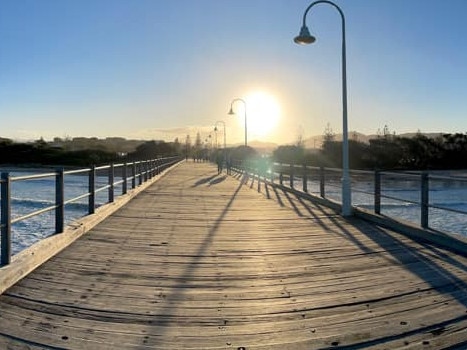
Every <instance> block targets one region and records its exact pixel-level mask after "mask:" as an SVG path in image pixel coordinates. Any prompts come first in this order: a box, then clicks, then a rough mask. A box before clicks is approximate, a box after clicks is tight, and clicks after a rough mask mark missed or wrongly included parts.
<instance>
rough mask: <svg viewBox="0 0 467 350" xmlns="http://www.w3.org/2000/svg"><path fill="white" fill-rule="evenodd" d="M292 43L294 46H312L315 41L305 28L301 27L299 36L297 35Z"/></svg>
mask: <svg viewBox="0 0 467 350" xmlns="http://www.w3.org/2000/svg"><path fill="white" fill-rule="evenodd" d="M293 41H295V43H296V44H301V45H306V44H313V43H314V42H315V41H316V38H315V37H314V36H313V35H311V34H310V31H309V30H308V27H307V26H302V28H301V29H300V34H298V36H296V37H295V38H294V39H293Z"/></svg>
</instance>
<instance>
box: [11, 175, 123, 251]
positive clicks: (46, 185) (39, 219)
mask: <svg viewBox="0 0 467 350" xmlns="http://www.w3.org/2000/svg"><path fill="white" fill-rule="evenodd" d="M32 174H37V172H11V173H10V176H12V177H15V176H26V175H32ZM64 181H65V201H67V200H70V199H73V198H76V197H78V196H80V195H83V194H85V193H88V176H86V175H65V178H64ZM107 182H108V178H107V177H106V176H96V185H95V186H96V190H97V189H98V188H102V187H104V186H105V185H106V184H107ZM115 193H116V195H117V193H121V185H120V186H116V187H115ZM10 195H11V217H12V219H15V218H18V217H21V216H24V215H27V214H29V213H32V212H35V211H37V210H41V209H44V208H47V207H50V206H52V205H54V204H55V178H54V177H47V178H41V179H33V180H21V181H12V182H11V189H10ZM116 195H115V196H116ZM107 202H108V191H107V190H103V191H100V192H97V193H96V198H95V203H96V207H98V206H101V205H103V204H105V203H107ZM87 213H88V198H87V197H86V198H82V199H79V200H78V201H75V202H72V203H69V204H66V205H65V225H69V224H72V223H73V222H74V221H76V220H77V219H79V218H81V217H83V216H85V215H87ZM54 230H55V211H54V210H51V211H48V212H45V213H43V214H40V215H36V216H33V217H31V218H28V219H25V220H22V221H19V222H17V223H14V224H12V227H11V232H12V250H13V254H16V253H18V252H19V251H21V250H23V249H24V248H26V247H29V246H31V245H32V244H34V243H35V242H37V241H39V240H41V239H42V238H45V237H48V236H50V235H53V234H54Z"/></svg>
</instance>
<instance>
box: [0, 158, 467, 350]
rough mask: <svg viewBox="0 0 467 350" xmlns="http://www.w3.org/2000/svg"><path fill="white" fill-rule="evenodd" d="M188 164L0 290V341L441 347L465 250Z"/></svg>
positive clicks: (463, 306)
mask: <svg viewBox="0 0 467 350" xmlns="http://www.w3.org/2000/svg"><path fill="white" fill-rule="evenodd" d="M261 191H262V192H258V191H257V184H256V183H255V184H254V185H253V186H252V185H251V183H247V184H242V183H241V182H240V181H238V180H237V179H234V178H231V177H226V176H223V175H217V172H216V169H215V168H214V167H211V166H209V165H206V164H199V163H186V164H183V165H182V166H180V167H178V168H177V169H175V170H174V171H173V172H171V174H170V176H166V177H164V178H163V179H161V180H160V181H158V182H156V183H155V184H153V185H152V186H151V187H149V188H147V189H146V190H145V191H144V192H142V193H140V194H139V195H138V196H137V197H136V198H134V199H133V200H132V201H131V202H129V203H128V204H127V205H126V206H125V207H123V208H121V209H120V210H118V211H117V212H115V213H114V214H113V215H111V216H110V217H108V218H107V219H106V220H105V221H103V222H101V223H100V224H98V225H96V226H95V227H94V228H93V230H91V231H90V232H89V233H88V234H86V235H84V236H82V237H81V238H80V239H79V240H77V241H75V242H74V243H72V244H71V245H70V246H69V247H68V248H67V249H65V250H63V251H62V252H60V254H58V255H56V256H55V257H52V258H51V259H50V260H49V261H48V262H47V263H45V264H44V265H43V266H40V267H39V268H37V269H36V270H35V271H34V272H33V273H31V274H30V275H29V276H28V277H26V278H25V279H23V280H22V281H20V282H19V283H17V284H16V285H15V286H14V287H12V288H10V289H8V290H7V291H6V292H5V293H4V294H3V295H2V296H0V348H2V347H3V348H11V349H28V348H31V349H41V348H54V347H55V348H67V349H115V348H122V349H125V348H128V349H135V348H138V349H241V348H242V347H244V348H245V349H325V348H336V347H338V346H352V345H353V346H355V348H362V347H365V348H372V349H383V348H387V349H393V348H399V347H403V348H411V349H418V348H421V349H428V348H429V349H442V348H445V347H448V346H455V345H459V344H461V346H462V344H467V313H466V310H467V258H465V257H462V256H458V255H455V254H452V253H450V252H447V251H445V250H443V249H439V248H436V247H432V246H429V245H426V244H421V243H417V242H414V241H412V240H411V239H409V238H407V237H404V236H402V235H400V234H397V233H395V232H392V231H390V230H388V229H384V228H380V227H377V226H374V225H371V224H369V223H366V222H363V221H361V220H358V219H349V220H346V219H343V218H341V217H340V216H338V215H336V214H335V213H334V212H333V211H332V210H330V209H328V208H324V207H322V206H320V205H317V204H311V203H308V202H305V201H304V200H303V199H300V198H295V197H294V196H293V195H292V194H290V193H281V192H280V190H279V189H277V188H274V189H270V190H269V196H268V194H267V192H266V191H265V188H264V186H262V187H261Z"/></svg>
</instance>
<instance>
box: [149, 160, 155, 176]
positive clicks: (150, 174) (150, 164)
mask: <svg viewBox="0 0 467 350" xmlns="http://www.w3.org/2000/svg"><path fill="white" fill-rule="evenodd" d="M153 171H154V160H153V159H150V160H148V177H149V179H152V177H153V175H154V173H153Z"/></svg>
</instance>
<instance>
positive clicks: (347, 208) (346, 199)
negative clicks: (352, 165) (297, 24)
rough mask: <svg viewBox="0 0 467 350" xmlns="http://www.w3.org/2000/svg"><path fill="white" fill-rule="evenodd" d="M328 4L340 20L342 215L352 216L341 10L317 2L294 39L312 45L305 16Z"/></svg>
mask: <svg viewBox="0 0 467 350" xmlns="http://www.w3.org/2000/svg"><path fill="white" fill-rule="evenodd" d="M321 3H323V4H328V5H331V6H333V7H334V8H335V9H336V10H337V11H338V12H339V14H340V15H341V18H342V135H343V136H342V137H343V139H342V215H343V216H350V215H352V199H351V189H350V172H349V137H348V131H347V72H346V52H345V17H344V13H343V12H342V10H341V9H340V8H339V6H337V5H336V4H335V3H333V2H331V1H327V0H319V1H315V2H313V3H312V4H311V5H309V6H308V7H307V8H306V10H305V12H304V14H303V24H302V28H301V29H300V34H299V35H298V36H297V37H295V38H294V41H295V43H297V44H303V45H305V44H312V43H314V42H315V41H316V38H315V37H314V36H312V35H311V34H310V31H309V30H308V27H307V26H306V15H307V13H308V11H309V10H310V9H311V8H312V7H313V6H314V5H317V4H321Z"/></svg>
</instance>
